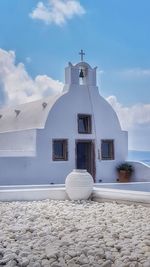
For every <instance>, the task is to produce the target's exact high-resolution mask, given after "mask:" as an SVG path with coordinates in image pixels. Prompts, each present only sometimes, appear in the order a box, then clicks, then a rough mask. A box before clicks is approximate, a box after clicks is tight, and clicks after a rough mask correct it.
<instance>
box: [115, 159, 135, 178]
mask: <svg viewBox="0 0 150 267" xmlns="http://www.w3.org/2000/svg"><path fill="white" fill-rule="evenodd" d="M116 169H117V172H118V176H119V178H118V179H117V181H118V182H121V183H126V182H129V181H130V178H131V175H132V173H133V171H134V168H133V166H132V165H131V164H129V163H127V162H123V163H121V164H119V165H118V166H117V168H116Z"/></svg>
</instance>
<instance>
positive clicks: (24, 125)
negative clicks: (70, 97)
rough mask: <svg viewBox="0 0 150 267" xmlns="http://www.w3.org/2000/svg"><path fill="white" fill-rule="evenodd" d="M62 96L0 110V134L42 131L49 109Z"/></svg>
mask: <svg viewBox="0 0 150 267" xmlns="http://www.w3.org/2000/svg"><path fill="white" fill-rule="evenodd" d="M63 94H64V93H61V94H58V95H55V96H49V97H46V98H43V99H40V100H37V101H33V102H29V103H25V104H21V105H18V106H15V107H6V108H3V109H0V115H1V116H0V133H4V132H14V131H15V132H16V131H23V130H29V129H43V128H44V127H45V123H46V120H47V117H48V114H49V112H50V110H51V108H52V107H53V105H54V104H55V103H56V101H57V100H58V99H59V98H60V97H61V96H62V95H63Z"/></svg>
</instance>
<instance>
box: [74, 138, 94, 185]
mask: <svg viewBox="0 0 150 267" xmlns="http://www.w3.org/2000/svg"><path fill="white" fill-rule="evenodd" d="M78 143H90V144H91V153H92V155H91V158H92V159H93V160H91V168H92V177H93V180H94V182H95V176H96V162H95V140H93V139H76V140H75V166H76V168H77V144H78Z"/></svg>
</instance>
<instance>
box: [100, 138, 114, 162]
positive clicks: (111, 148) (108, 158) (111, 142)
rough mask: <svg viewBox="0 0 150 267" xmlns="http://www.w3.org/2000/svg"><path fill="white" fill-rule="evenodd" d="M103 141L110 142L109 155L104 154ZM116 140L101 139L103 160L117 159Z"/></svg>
mask: <svg viewBox="0 0 150 267" xmlns="http://www.w3.org/2000/svg"><path fill="white" fill-rule="evenodd" d="M103 142H107V143H109V144H110V146H111V147H110V155H109V157H104V156H103V151H102V144H103ZM114 149H115V148H114V140H113V139H102V140H101V160H114V159H115V153H114Z"/></svg>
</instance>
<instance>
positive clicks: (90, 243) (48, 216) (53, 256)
mask: <svg viewBox="0 0 150 267" xmlns="http://www.w3.org/2000/svg"><path fill="white" fill-rule="evenodd" d="M0 266H7V267H15V266H22V267H25V266H28V267H42V266H43V267H50V266H51V267H67V266H69V267H80V266H82V267H110V266H112V267H128V266H129V267H142V266H143V267H150V208H149V207H144V206H142V205H137V206H136V205H130V206H128V205H125V204H116V203H97V202H92V201H80V202H73V201H53V200H52V201H49V200H45V201H34V202H11V203H6V202H5V203H2V202H1V203H0Z"/></svg>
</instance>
